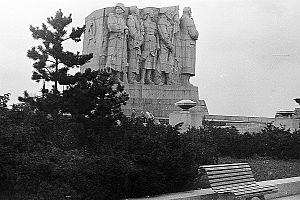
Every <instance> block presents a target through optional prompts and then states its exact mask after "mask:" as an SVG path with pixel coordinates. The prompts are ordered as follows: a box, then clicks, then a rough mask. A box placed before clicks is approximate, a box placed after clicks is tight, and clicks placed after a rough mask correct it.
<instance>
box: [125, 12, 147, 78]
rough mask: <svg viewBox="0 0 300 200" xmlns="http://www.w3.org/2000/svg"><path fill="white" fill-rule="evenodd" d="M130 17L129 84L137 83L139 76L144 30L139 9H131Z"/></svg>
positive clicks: (128, 21)
mask: <svg viewBox="0 0 300 200" xmlns="http://www.w3.org/2000/svg"><path fill="white" fill-rule="evenodd" d="M129 13H130V15H129V16H128V19H127V26H128V32H129V37H128V49H129V66H128V82H129V83H137V76H138V74H139V70H140V68H139V60H140V56H141V45H142V42H143V36H142V32H143V28H142V26H141V23H140V20H139V18H138V15H139V9H138V8H137V7H136V6H132V7H130V8H129Z"/></svg>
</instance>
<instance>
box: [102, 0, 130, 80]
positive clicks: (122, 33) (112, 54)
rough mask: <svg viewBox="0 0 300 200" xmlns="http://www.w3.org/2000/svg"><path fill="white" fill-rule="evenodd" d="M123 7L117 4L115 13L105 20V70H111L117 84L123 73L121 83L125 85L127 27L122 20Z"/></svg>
mask: <svg viewBox="0 0 300 200" xmlns="http://www.w3.org/2000/svg"><path fill="white" fill-rule="evenodd" d="M124 12H125V6H124V5H123V4H122V3H118V4H117V5H116V7H115V13H110V14H109V15H108V19H107V27H108V47H107V60H106V65H105V67H106V69H108V70H110V69H111V70H112V73H113V75H114V77H115V78H116V80H117V82H121V75H122V72H123V81H124V83H127V77H126V72H127V67H128V63H127V34H128V27H127V26H126V22H125V20H124V16H123V15H124Z"/></svg>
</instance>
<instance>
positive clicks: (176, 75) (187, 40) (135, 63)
mask: <svg viewBox="0 0 300 200" xmlns="http://www.w3.org/2000/svg"><path fill="white" fill-rule="evenodd" d="M85 25H86V30H85V34H84V39H83V54H89V53H93V58H92V59H91V61H90V62H88V63H86V64H85V65H83V66H82V67H81V71H82V72H83V71H84V70H85V69H87V68H91V69H92V70H106V71H110V72H112V74H113V76H114V77H115V80H116V81H117V82H120V83H122V84H124V86H125V91H126V92H127V93H128V94H129V98H130V99H129V101H128V102H127V104H126V105H125V106H123V111H124V114H125V115H128V116H130V115H131V113H132V111H133V110H135V112H136V113H140V112H141V111H143V112H146V111H148V112H151V113H152V114H153V115H154V116H155V117H156V118H158V119H166V120H168V116H169V114H170V113H171V112H173V111H176V110H180V108H179V107H177V106H176V105H175V103H176V102H178V101H180V100H182V99H189V100H192V101H194V102H196V106H195V107H193V108H191V111H195V112H196V111H197V112H201V113H203V115H204V114H208V111H207V108H206V105H205V102H204V101H203V100H199V94H198V87H196V86H193V85H192V84H190V82H189V79H190V77H191V76H194V75H195V59H196V56H195V55H196V40H197V39H198V31H197V29H196V27H195V24H194V21H193V19H192V18H191V8H189V7H186V8H184V9H183V16H182V17H181V18H179V6H170V7H162V8H155V7H146V8H141V9H140V8H137V6H130V7H126V6H125V5H124V4H122V3H118V4H117V5H115V6H114V7H108V8H102V9H99V10H96V11H94V12H93V13H91V14H90V15H88V16H87V17H86V19H85Z"/></svg>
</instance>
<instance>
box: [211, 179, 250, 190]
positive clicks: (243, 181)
mask: <svg viewBox="0 0 300 200" xmlns="http://www.w3.org/2000/svg"><path fill="white" fill-rule="evenodd" d="M254 181H255V179H254V178H250V179H238V180H233V181H226V182H218V183H211V184H210V185H211V187H212V188H213V187H215V186H221V185H232V184H235V183H253V182H254Z"/></svg>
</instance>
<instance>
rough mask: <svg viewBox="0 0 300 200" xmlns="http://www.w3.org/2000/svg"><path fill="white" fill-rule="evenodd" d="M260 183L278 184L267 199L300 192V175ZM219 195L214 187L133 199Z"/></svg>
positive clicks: (193, 198)
mask: <svg viewBox="0 0 300 200" xmlns="http://www.w3.org/2000/svg"><path fill="white" fill-rule="evenodd" d="M258 184H259V185H276V186H277V187H278V192H277V193H273V194H267V195H265V197H266V199H274V198H278V197H285V196H291V195H295V194H300V177H293V178H285V179H276V180H269V181H261V182H258ZM216 198H217V195H216V194H215V193H214V192H213V191H212V189H210V188H209V189H201V190H191V191H187V192H180V193H172V194H164V195H160V196H155V197H146V198H132V199H131V200H177V199H178V200H196V199H197V200H208V199H216Z"/></svg>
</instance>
